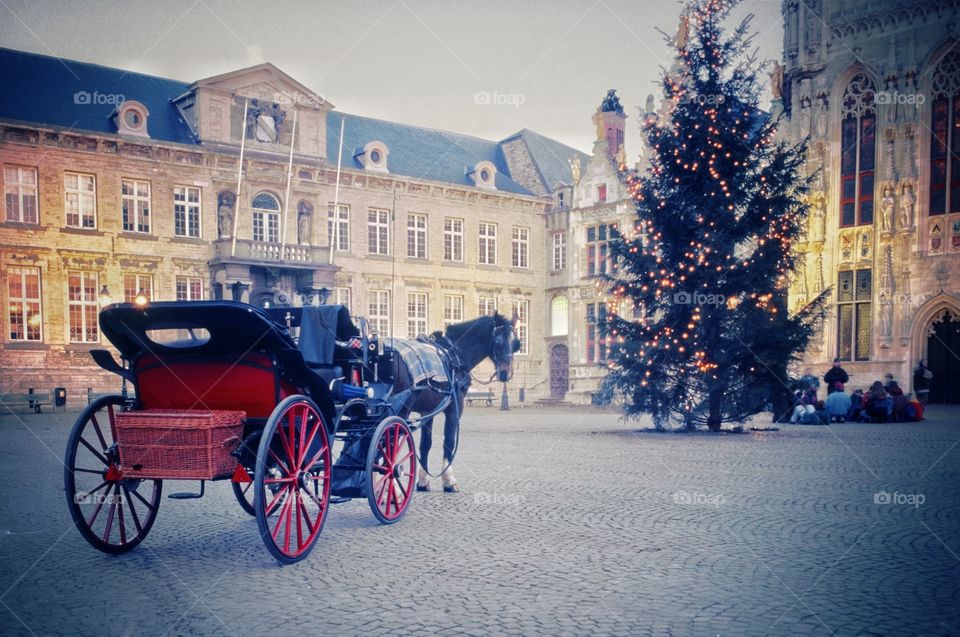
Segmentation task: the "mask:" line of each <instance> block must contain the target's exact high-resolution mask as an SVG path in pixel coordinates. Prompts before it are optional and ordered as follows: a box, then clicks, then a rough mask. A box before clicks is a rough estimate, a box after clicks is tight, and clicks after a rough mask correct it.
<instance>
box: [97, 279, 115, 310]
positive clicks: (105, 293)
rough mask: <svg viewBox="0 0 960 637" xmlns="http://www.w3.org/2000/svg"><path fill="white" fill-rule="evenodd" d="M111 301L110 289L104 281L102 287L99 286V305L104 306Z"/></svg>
mask: <svg viewBox="0 0 960 637" xmlns="http://www.w3.org/2000/svg"><path fill="white" fill-rule="evenodd" d="M111 303H113V298H112V297H111V296H110V290H108V289H107V284H106V283H104V284H103V287H102V288H100V307H105V306H107V305H110V304H111Z"/></svg>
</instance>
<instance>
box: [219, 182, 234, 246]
mask: <svg viewBox="0 0 960 637" xmlns="http://www.w3.org/2000/svg"><path fill="white" fill-rule="evenodd" d="M236 199H237V197H236V195H234V194H233V193H232V192H230V191H229V190H225V191H223V192H221V193H220V194H219V195H217V236H218V237H220V238H222V237H229V236H232V234H233V204H234V202H235V201H236Z"/></svg>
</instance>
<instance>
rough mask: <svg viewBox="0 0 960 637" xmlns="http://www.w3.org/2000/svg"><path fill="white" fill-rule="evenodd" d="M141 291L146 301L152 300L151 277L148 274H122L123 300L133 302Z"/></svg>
mask: <svg viewBox="0 0 960 637" xmlns="http://www.w3.org/2000/svg"><path fill="white" fill-rule="evenodd" d="M141 292H142V293H143V295H144V296H145V297H146V298H147V301H152V300H153V277H152V276H150V275H149V274H124V275H123V302H124V303H135V302H136V300H137V296H139V295H140V293H141Z"/></svg>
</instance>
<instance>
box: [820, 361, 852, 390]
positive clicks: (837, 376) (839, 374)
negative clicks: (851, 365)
mask: <svg viewBox="0 0 960 637" xmlns="http://www.w3.org/2000/svg"><path fill="white" fill-rule="evenodd" d="M823 380H825V381H827V394H828V395H829V394H832V393H833V392H835V391H837V389H836V387H837V383H840V391H843V386H844V385H846V384H847V382H848V381H849V380H850V376H849V375H848V374H847V372H845V371H844V369H843V368H842V367H840V359H839V358H835V359H833V367H831V368H830V369H828V370H827V373H826V374H824V375H823Z"/></svg>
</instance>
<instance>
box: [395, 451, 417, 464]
mask: <svg viewBox="0 0 960 637" xmlns="http://www.w3.org/2000/svg"><path fill="white" fill-rule="evenodd" d="M412 455H413V451H412V450H411V451H409V452H408V453H407V455H405V456H404V457H402V458H400V459H399V460H396V461H394V463H393V466H397V465H398V464H403V463H404V462H406V461H407V460H408V459H409V458H410V456H412Z"/></svg>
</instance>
